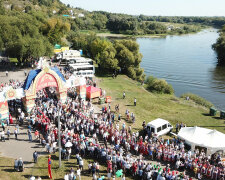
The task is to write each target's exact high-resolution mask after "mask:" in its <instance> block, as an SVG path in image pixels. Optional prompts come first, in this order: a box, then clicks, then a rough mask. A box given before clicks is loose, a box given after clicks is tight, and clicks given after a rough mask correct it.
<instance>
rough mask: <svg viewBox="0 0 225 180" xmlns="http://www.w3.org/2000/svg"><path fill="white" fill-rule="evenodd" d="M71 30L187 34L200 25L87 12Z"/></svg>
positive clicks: (74, 21)
mask: <svg viewBox="0 0 225 180" xmlns="http://www.w3.org/2000/svg"><path fill="white" fill-rule="evenodd" d="M71 29H72V30H73V31H79V30H95V31H103V32H104V31H110V32H112V33H119V34H128V35H148V34H185V33H191V32H197V31H199V30H200V29H201V26H200V25H193V24H192V25H191V24H190V25H188V24H183V25H179V26H177V25H167V24H165V23H162V22H157V21H145V20H142V19H141V18H139V17H137V16H130V15H124V14H112V13H106V12H86V13H85V17H83V18H75V19H74V20H71Z"/></svg>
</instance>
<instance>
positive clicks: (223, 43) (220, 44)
mask: <svg viewBox="0 0 225 180" xmlns="http://www.w3.org/2000/svg"><path fill="white" fill-rule="evenodd" d="M212 47H213V49H214V50H215V51H216V53H217V59H218V64H219V65H225V26H223V28H222V29H221V30H220V36H219V38H218V39H217V41H216V43H215V44H213V46H212Z"/></svg>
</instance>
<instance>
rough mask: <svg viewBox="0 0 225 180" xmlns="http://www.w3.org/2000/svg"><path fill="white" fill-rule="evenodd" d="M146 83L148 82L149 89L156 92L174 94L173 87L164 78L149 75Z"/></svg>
mask: <svg viewBox="0 0 225 180" xmlns="http://www.w3.org/2000/svg"><path fill="white" fill-rule="evenodd" d="M145 83H146V84H147V89H148V90H149V91H151V92H154V93H161V94H173V93H174V90H173V87H172V86H171V85H170V84H168V83H167V82H166V81H165V80H164V79H157V78H155V77H153V76H149V77H148V78H147V79H146V81H145Z"/></svg>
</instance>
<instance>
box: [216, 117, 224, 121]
mask: <svg viewBox="0 0 225 180" xmlns="http://www.w3.org/2000/svg"><path fill="white" fill-rule="evenodd" d="M213 118H214V119H218V120H225V119H223V118H221V117H213Z"/></svg>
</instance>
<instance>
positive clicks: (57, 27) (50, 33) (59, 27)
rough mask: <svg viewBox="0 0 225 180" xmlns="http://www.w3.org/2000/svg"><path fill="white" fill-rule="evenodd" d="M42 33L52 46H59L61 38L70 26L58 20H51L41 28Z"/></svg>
mask: <svg viewBox="0 0 225 180" xmlns="http://www.w3.org/2000/svg"><path fill="white" fill-rule="evenodd" d="M42 31H43V34H44V35H46V36H47V37H48V39H49V41H50V42H51V43H52V44H56V43H57V44H60V43H61V38H62V37H64V35H65V34H66V33H67V32H69V31H70V24H69V23H68V22H63V21H62V20H61V19H58V18H51V19H48V21H47V22H46V23H45V24H44V25H43V26H42Z"/></svg>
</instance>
